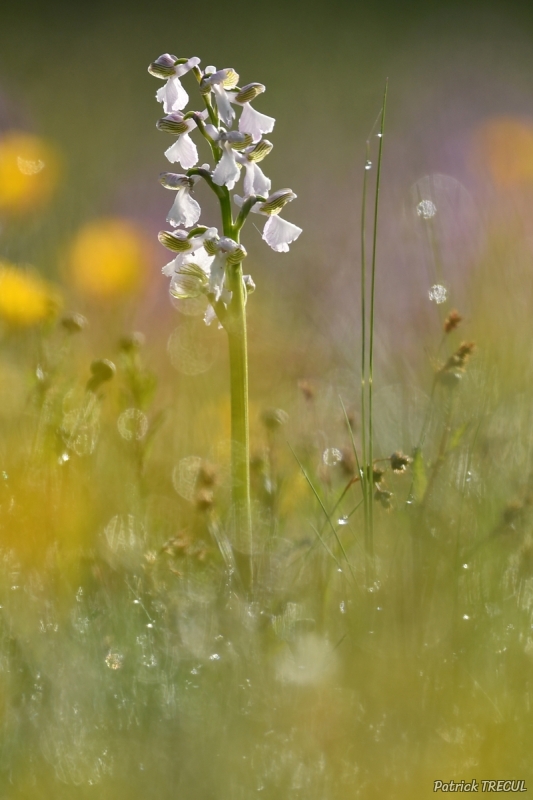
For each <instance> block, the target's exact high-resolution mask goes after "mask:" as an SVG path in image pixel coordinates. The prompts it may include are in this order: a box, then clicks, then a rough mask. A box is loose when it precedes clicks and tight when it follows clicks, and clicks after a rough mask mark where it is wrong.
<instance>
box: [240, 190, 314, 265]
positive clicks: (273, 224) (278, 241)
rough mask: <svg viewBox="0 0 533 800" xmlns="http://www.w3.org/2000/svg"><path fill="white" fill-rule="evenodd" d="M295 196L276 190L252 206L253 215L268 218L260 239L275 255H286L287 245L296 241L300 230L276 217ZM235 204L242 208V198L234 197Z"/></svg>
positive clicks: (289, 192) (288, 192)
mask: <svg viewBox="0 0 533 800" xmlns="http://www.w3.org/2000/svg"><path fill="white" fill-rule="evenodd" d="M295 198H296V195H295V194H294V192H293V191H292V190H291V189H278V191H277V192H273V193H272V194H271V195H270V196H269V197H267V199H266V200H264V201H263V200H260V201H258V202H257V203H255V205H253V206H252V209H251V210H252V211H253V212H254V213H255V214H264V215H265V216H267V217H268V220H267V222H266V225H265V227H264V228H263V234H262V238H263V239H264V240H265V242H266V243H267V244H268V245H269V247H271V248H272V249H273V250H275V251H276V252H277V253H287V252H288V251H289V245H290V244H291V243H292V242H294V241H296V239H297V238H298V236H299V235H300V234H301V232H302V229H301V228H299V227H298V226H297V225H293V224H292V222H287V220H285V219H281V218H280V217H279V216H278V215H279V212H280V211H281V210H282V209H283V207H284V206H285V205H286V204H287V203H290V202H291V200H294V199H295ZM234 200H235V203H236V204H237V205H238V206H242V204H243V203H244V198H243V197H239V195H235V196H234Z"/></svg>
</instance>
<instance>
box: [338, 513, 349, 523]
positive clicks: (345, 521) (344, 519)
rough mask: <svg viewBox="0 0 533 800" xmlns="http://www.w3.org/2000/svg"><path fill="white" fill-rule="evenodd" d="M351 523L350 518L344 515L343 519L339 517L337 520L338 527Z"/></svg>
mask: <svg viewBox="0 0 533 800" xmlns="http://www.w3.org/2000/svg"><path fill="white" fill-rule="evenodd" d="M349 521H350V520H349V518H348V517H347V516H346V515H344V516H343V517H339V519H338V520H337V525H348V523H349Z"/></svg>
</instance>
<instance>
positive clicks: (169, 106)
mask: <svg viewBox="0 0 533 800" xmlns="http://www.w3.org/2000/svg"><path fill="white" fill-rule="evenodd" d="M199 63H200V59H199V58H197V57H196V56H194V57H193V58H188V59H178V58H176V56H172V55H170V54H169V53H165V54H164V55H162V56H159V58H158V59H156V60H155V61H154V62H152V64H150V66H149V67H148V72H149V73H150V74H151V75H154V76H155V77H156V78H163V79H165V78H166V79H167V82H166V83H165V85H164V86H162V87H161V88H160V89H158V90H157V92H156V99H157V100H158V101H159V102H160V103H163V108H164V110H165V114H171V113H172V112H173V111H181V110H182V109H183V108H185V106H186V105H187V103H188V102H189V95H188V94H187V92H186V91H185V89H184V88H183V86H182V85H181V81H180V78H181V77H183V75H185V73H187V72H190V70H191V69H193V68H194V67H196V66H198V64H199Z"/></svg>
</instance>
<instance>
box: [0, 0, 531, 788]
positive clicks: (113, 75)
mask: <svg viewBox="0 0 533 800" xmlns="http://www.w3.org/2000/svg"><path fill="white" fill-rule="evenodd" d="M532 38H533V12H531V11H528V10H527V7H525V4H518V3H516V4H513V3H508V4H505V5H504V4H498V3H494V4H491V3H488V2H483V3H453V2H448V3H439V2H434V3H431V2H423V3H422V2H421V3H408V2H406V3H393V2H388V3H379V4H370V3H366V4H363V3H347V2H346V3H343V2H340V0H331V2H328V3H326V2H324V0H317V1H316V2H310V3H303V2H288V3H282V2H281V0H274V1H273V2H270V3H268V4H263V5H261V4H258V3H256V4H246V3H243V2H242V0H236V2H234V3H233V4H231V7H227V8H226V7H224V6H223V5H220V4H215V3H214V2H211V0H208V2H206V3H204V4H192V3H190V4H182V3H170V2H167V0H162V2H160V3H158V4H147V3H141V2H137V3H123V2H122V0H118V2H116V3H114V4H107V3H103V2H98V0H97V2H94V3H92V4H91V5H90V6H89V5H88V4H85V5H81V4H76V3H68V4H67V3H64V4H61V3H53V2H52V3H47V4H43V3H40V2H34V3H29V2H24V0H23V2H19V3H16V4H15V3H9V4H4V6H3V7H2V9H1V11H0V731H1V739H0V797H1V798H2V800H4V799H5V800H23V799H24V800H26V799H28V800H29V798H32V800H40V799H42V800H45V799H46V800H48V798H54V799H57V800H63V799H64V800H71V798H84V799H85V798H93V797H98V798H100V799H101V800H105V798H111V797H113V798H128V800H135V799H136V798H151V797H158V798H171V797H172V798H174V797H179V798H180V799H181V798H183V800H193V798H194V800H215V799H218V798H225V799H227V800H241V798H242V800H244V798H246V800H248V798H250V797H255V796H258V797H263V798H287V799H289V798H290V799H291V800H292V799H293V798H294V800H296V799H299V798H302V800H303V798H305V800H313V799H314V798H317V800H318V799H319V798H320V800H326V798H331V800H334V799H335V800H337V798H339V799H342V798H347V799H348V798H350V800H351V798H365V799H366V798H369V799H371V798H381V797H387V798H391V800H392V799H393V798H398V800H403V799H404V798H405V799H407V798H413V797H414V798H426V797H429V796H430V795H431V794H432V793H433V781H434V780H436V779H441V780H451V779H453V780H455V781H460V780H463V779H464V780H471V779H472V778H476V779H477V780H481V779H500V778H501V779H524V780H526V785H527V786H528V789H531V788H533V784H532V781H533V769H532V767H531V749H532V747H533V728H532V717H531V702H532V698H531V692H532V690H533V688H532V685H531V684H532V681H533V484H532V477H533V473H532V467H533V463H532V455H533V450H532V443H533V440H532V430H533V427H532V426H533V402H532V401H533V385H532V378H533V359H532V356H533V345H532V332H533V323H532V309H533V218H532V212H533V48H532V46H531V44H532ZM164 52H170V53H176V54H177V55H178V56H179V57H182V56H183V57H188V56H193V55H197V56H199V57H200V58H201V59H202V64H203V65H206V64H215V65H216V66H217V67H218V68H221V67H229V66H231V67H234V68H235V69H236V70H237V71H238V72H239V74H240V76H241V82H242V83H248V82H251V81H260V82H262V83H264V84H265V85H266V88H267V91H266V94H265V95H264V96H262V97H261V99H260V100H259V101H258V103H257V107H258V109H259V110H260V111H262V112H264V113H266V114H269V115H271V116H274V117H275V118H276V127H275V129H274V132H273V133H272V135H271V136H270V138H271V140H272V141H273V143H274V150H273V153H272V155H271V156H270V158H269V163H268V170H267V171H268V175H269V176H270V177H272V180H273V187H274V188H280V187H284V186H290V187H291V188H292V189H293V190H294V191H295V192H296V193H297V195H298V200H297V201H296V202H295V203H294V204H291V206H290V212H291V213H290V215H288V216H289V218H290V220H291V221H292V222H294V223H296V224H298V225H300V226H301V227H302V228H303V230H304V232H303V234H302V236H301V238H300V239H299V240H298V242H296V243H295V244H294V245H293V246H292V247H291V251H290V253H287V254H281V255H278V254H274V253H272V252H270V251H269V250H268V248H267V247H266V246H265V245H264V243H263V242H262V241H261V238H260V234H259V233H258V232H257V230H256V229H255V228H254V226H253V225H252V224H251V222H250V224H249V225H248V226H247V227H246V229H245V231H244V234H243V242H244V244H245V246H246V248H247V250H248V254H249V257H248V259H247V262H246V269H247V271H249V272H251V274H252V276H253V278H254V280H255V283H256V285H257V291H256V292H255V294H254V295H253V297H251V298H250V301H249V303H248V324H249V357H250V404H251V405H250V408H251V421H250V424H251V444H252V475H253V502H254V536H253V539H252V540H251V541H248V540H246V541H244V540H243V539H242V537H240V536H239V533H238V531H236V530H235V529H234V526H232V523H231V509H230V505H229V446H230V427H229V395H228V386H229V384H228V359H227V352H226V338H225V335H224V333H223V332H222V331H218V330H217V329H216V326H215V325H212V326H211V327H206V326H205V325H204V323H203V320H202V312H203V309H202V308H200V307H199V305H198V304H197V303H194V302H192V301H181V302H177V303H176V302H174V304H173V303H172V302H171V299H170V297H169V294H168V279H166V278H164V277H163V276H162V275H161V272H160V270H161V267H162V266H163V265H164V264H165V263H166V262H167V261H168V260H169V257H168V253H166V252H165V250H164V249H163V248H162V247H161V246H160V245H159V243H158V241H157V232H158V231H159V230H161V229H163V228H165V227H166V224H165V217H166V214H167V212H168V208H169V195H168V193H167V192H165V191H164V190H163V189H162V187H161V186H160V184H159V182H158V175H159V173H160V172H162V171H164V170H167V169H168V168H169V167H168V163H167V162H166V159H165V158H164V155H163V151H164V149H165V148H166V147H168V146H169V145H170V144H171V140H170V139H169V137H167V136H166V135H165V134H163V133H161V132H159V131H157V130H156V127H155V123H156V120H157V119H158V118H159V117H160V116H161V115H162V114H161V107H160V106H159V105H158V104H157V103H156V101H155V97H154V95H155V91H156V89H157V88H158V86H159V84H158V83H157V82H156V81H154V79H153V78H152V77H150V76H149V74H148V72H147V66H148V64H149V63H150V62H151V61H153V60H154V59H155V58H156V57H157V56H159V55H160V54H161V53H164ZM190 77H191V76H187V78H190ZM387 77H388V78H389V82H390V83H389V104H388V112H387V123H386V133H385V139H384V164H383V175H382V194H381V209H380V224H379V239H378V251H377V258H378V260H377V264H378V272H377V287H376V291H377V300H376V369H375V421H374V427H375V444H374V456H375V458H376V465H375V476H376V477H375V479H376V500H375V510H374V514H375V550H376V561H375V574H374V575H373V579H372V581H371V582H370V583H369V581H368V575H366V574H365V564H364V545H363V517H362V509H361V506H360V500H361V491H360V485H359V483H358V482H357V481H354V480H353V479H354V477H355V476H356V474H357V471H356V464H355V457H354V452H353V446H352V435H353V439H354V441H355V444H356V446H357V447H359V446H360V425H361V420H360V347H361V343H360V339H361V329H360V294H359V280H360V278H359V275H360V226H359V219H360V213H361V192H362V181H363V175H364V168H365V142H366V140H367V138H368V137H369V134H370V132H371V130H372V126H373V124H374V121H375V119H376V117H377V116H378V113H379V110H380V107H381V99H382V92H383V86H384V82H385V79H386V78H387ZM184 83H185V85H186V87H187V88H189V89H190V88H191V87H192V84H193V81H192V78H191V81H189V82H188V81H187V80H184ZM191 96H192V92H191ZM193 102H194V101H193ZM377 142H378V140H377V138H376V136H375V130H374V132H373V133H372V136H371V138H370V146H371V154H370V161H371V162H372V163H371V164H368V165H367V166H368V167H369V182H370V186H371V187H372V186H374V181H375V158H376V149H377ZM372 193H373V189H371V190H370V194H369V202H371V200H372ZM203 199H204V200H205V203H206V208H207V209H209V205H208V203H209V200H208V199H207V197H205V198H203ZM207 216H208V217H209V211H208V214H207ZM207 222H208V223H210V224H214V225H217V222H218V221H217V220H216V217H215V215H214V208H213V214H212V219H207ZM434 286H439V287H442V288H441V289H439V290H438V291H435V290H433V291H431V290H432V287H434ZM436 300H439V301H442V302H436ZM455 309H456V310H457V311H458V312H459V315H460V316H461V317H462V319H461V321H460V322H459V324H458V325H457V326H456V327H454V326H453V325H451V326H450V322H449V320H450V316H449V315H450V312H452V311H453V310H455ZM452 319H455V320H456V321H457V318H454V317H453V316H452ZM446 320H448V324H447V327H448V332H445V327H446ZM463 343H464V344H463ZM473 343H475V347H474V344H473ZM454 354H455V355H454ZM469 355H471V358H470V359H469V360H468V363H467V356H469ZM109 361H111V362H112V363H113V364H114V366H115V371H114V372H113V370H112V368H111V367H110V366H109V364H108V362H109ZM339 398H341V399H342V402H343V403H344V405H345V407H346V410H347V416H348V419H349V424H350V430H348V428H347V425H346V422H345V419H344V416H343V412H342V407H341V401H340V399H339ZM289 445H290V447H289ZM291 448H292V449H293V450H294V453H295V454H296V457H297V458H295V457H294V455H293V453H292V452H291ZM398 453H403V454H405V455H406V456H407V457H408V458H407V459H405V460H403V459H402V458H401V457H399V456H398V455H396V458H392V459H391V454H398ZM398 458H400V461H401V463H398ZM409 459H411V460H410V461H409V463H407V462H408V460H409ZM298 461H299V462H300V464H299V463H298ZM394 468H396V469H394ZM304 471H305V474H304ZM317 496H318V498H319V500H318V499H317ZM528 781H529V783H528Z"/></svg>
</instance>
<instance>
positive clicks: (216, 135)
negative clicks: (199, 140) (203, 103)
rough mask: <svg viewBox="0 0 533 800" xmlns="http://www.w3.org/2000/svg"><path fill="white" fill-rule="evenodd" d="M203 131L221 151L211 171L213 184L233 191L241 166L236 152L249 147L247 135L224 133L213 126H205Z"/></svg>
mask: <svg viewBox="0 0 533 800" xmlns="http://www.w3.org/2000/svg"><path fill="white" fill-rule="evenodd" d="M205 131H206V133H207V134H208V135H209V137H210V138H211V139H212V140H213V141H214V142H216V143H217V144H218V145H219V147H220V148H221V149H222V156H221V158H220V161H219V162H218V164H217V165H216V167H215V169H214V170H213V174H212V176H211V177H212V178H213V183H216V184H217V186H227V187H228V189H230V190H231V189H233V187H234V186H235V184H236V183H237V181H238V180H239V178H240V176H241V165H240V163H238V161H237V159H238V155H237V151H239V150H243V149H246V148H247V147H249V145H250V141H251V137H250V135H249V134H246V133H240V132H239V131H229V132H226V131H225V130H224V129H223V128H222V129H221V130H218V129H217V128H215V126H214V125H211V124H207V125H206V126H205Z"/></svg>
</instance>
